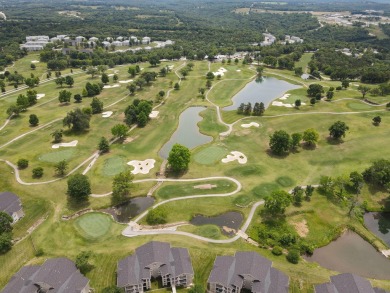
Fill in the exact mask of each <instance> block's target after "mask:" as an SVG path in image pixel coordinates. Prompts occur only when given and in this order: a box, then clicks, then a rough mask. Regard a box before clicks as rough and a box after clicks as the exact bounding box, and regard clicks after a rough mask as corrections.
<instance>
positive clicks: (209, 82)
mask: <svg viewBox="0 0 390 293" xmlns="http://www.w3.org/2000/svg"><path fill="white" fill-rule="evenodd" d="M211 85H212V82H211V80H209V79H208V80H207V81H206V87H207V88H208V89H210V88H211Z"/></svg>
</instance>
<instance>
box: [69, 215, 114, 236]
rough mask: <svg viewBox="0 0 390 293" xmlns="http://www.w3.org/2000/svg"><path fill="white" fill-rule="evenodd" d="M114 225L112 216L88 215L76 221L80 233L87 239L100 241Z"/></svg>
mask: <svg viewBox="0 0 390 293" xmlns="http://www.w3.org/2000/svg"><path fill="white" fill-rule="evenodd" d="M111 224H112V219H111V218H110V216H108V215H105V214H101V213H88V214H85V215H82V216H80V217H79V218H77V219H76V220H75V221H74V225H75V227H76V229H77V231H79V233H80V234H81V235H82V236H83V237H85V238H87V239H92V240H95V239H99V238H101V237H103V236H105V235H106V234H107V233H108V232H109V230H110V228H111Z"/></svg>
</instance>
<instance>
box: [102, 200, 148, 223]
mask: <svg viewBox="0 0 390 293" xmlns="http://www.w3.org/2000/svg"><path fill="white" fill-rule="evenodd" d="M153 203H154V198H153V197H135V198H132V199H131V200H129V201H127V202H125V203H122V204H120V205H117V206H115V207H112V208H109V209H106V210H104V212H106V213H109V214H111V215H112V216H113V217H114V219H115V220H116V221H117V222H119V223H128V222H129V221H130V220H131V219H132V218H134V217H135V216H138V215H139V214H141V213H142V212H143V211H145V210H146V209H148V208H149V207H151V206H152V205H153Z"/></svg>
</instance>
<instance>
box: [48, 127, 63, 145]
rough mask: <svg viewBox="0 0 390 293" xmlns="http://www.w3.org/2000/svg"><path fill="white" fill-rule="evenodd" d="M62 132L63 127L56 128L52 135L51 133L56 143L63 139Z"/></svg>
mask: <svg viewBox="0 0 390 293" xmlns="http://www.w3.org/2000/svg"><path fill="white" fill-rule="evenodd" d="M62 134H63V130H62V129H56V130H54V131H53V132H52V133H51V134H50V135H51V137H53V138H54V142H55V143H59V142H61V140H62Z"/></svg>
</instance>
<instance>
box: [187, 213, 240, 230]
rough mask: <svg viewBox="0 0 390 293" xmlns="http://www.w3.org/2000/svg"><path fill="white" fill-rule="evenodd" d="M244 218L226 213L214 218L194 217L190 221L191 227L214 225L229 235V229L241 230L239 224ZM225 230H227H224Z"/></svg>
mask: <svg viewBox="0 0 390 293" xmlns="http://www.w3.org/2000/svg"><path fill="white" fill-rule="evenodd" d="M243 220H244V217H243V216H242V214H241V213H239V212H226V213H223V214H221V215H218V216H214V217H206V216H203V215H196V216H195V217H193V218H192V219H191V221H190V223H191V224H192V225H195V226H201V225H210V224H211V225H216V226H218V227H220V228H221V229H222V231H223V232H224V233H225V234H231V233H229V231H230V230H231V229H233V230H238V229H240V228H241V224H242V222H243ZM226 228H227V229H226Z"/></svg>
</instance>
